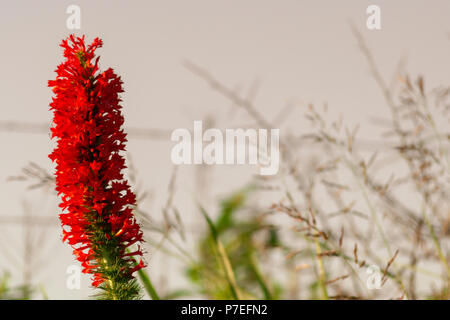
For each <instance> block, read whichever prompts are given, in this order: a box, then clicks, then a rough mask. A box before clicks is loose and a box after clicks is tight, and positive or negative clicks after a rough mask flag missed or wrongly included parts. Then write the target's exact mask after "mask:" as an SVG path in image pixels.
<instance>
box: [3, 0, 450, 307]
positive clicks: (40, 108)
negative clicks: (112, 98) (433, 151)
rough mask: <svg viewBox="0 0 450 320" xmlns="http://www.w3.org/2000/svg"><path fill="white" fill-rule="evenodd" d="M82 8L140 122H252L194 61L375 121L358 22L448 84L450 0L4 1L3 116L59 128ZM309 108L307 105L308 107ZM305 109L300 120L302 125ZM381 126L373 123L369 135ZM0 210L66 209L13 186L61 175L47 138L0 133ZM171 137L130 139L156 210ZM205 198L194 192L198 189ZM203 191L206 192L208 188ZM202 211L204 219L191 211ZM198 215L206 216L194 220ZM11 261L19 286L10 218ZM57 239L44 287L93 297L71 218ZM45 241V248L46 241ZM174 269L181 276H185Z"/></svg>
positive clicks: (279, 96) (389, 61)
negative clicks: (64, 78) (24, 178)
mask: <svg viewBox="0 0 450 320" xmlns="http://www.w3.org/2000/svg"><path fill="white" fill-rule="evenodd" d="M70 4H76V5H79V6H80V7H81V21H82V22H81V30H79V31H78V32H77V33H78V34H86V36H87V38H88V39H89V40H92V39H93V38H95V37H97V36H98V37H101V38H102V39H103V41H104V47H103V48H101V49H99V50H98V53H99V54H100V55H101V56H102V57H101V60H100V63H101V66H102V67H103V68H106V67H113V68H114V69H115V71H116V72H117V73H118V74H119V75H121V76H122V79H123V81H124V87H125V91H126V92H125V93H124V94H123V96H122V97H123V106H124V115H125V123H126V126H128V127H140V128H158V129H165V130H173V129H175V128H180V127H185V128H189V129H191V128H192V126H193V121H194V120H201V119H204V118H205V117H207V116H208V115H211V116H213V117H214V118H215V119H216V120H217V121H218V123H217V124H216V125H217V126H218V127H220V128H225V127H227V125H228V126H229V125H230V124H232V125H236V124H245V123H248V121H249V117H248V116H247V115H246V114H245V113H244V112H241V111H239V112H235V111H234V110H235V109H232V107H231V106H230V103H229V102H228V101H226V100H225V99H224V98H223V97H221V96H220V95H219V94H217V93H215V92H213V91H212V90H210V88H209V87H208V86H207V85H206V84H205V83H204V82H203V81H202V80H200V79H199V78H197V77H196V76H194V75H192V74H191V73H190V72H189V71H187V70H186V69H185V68H184V67H183V66H182V61H184V60H190V61H193V62H195V63H197V64H198V65H200V66H202V67H204V68H206V69H208V70H209V71H210V72H211V73H212V74H213V75H215V77H216V78H218V79H220V80H221V81H222V82H223V83H224V84H226V85H228V86H230V87H232V88H242V90H243V92H246V91H248V89H249V88H250V87H251V86H252V84H253V83H255V82H258V83H259V84H260V86H259V90H258V92H257V95H256V97H255V100H254V102H255V104H256V105H257V106H258V108H259V109H260V110H261V112H262V113H264V115H265V116H266V117H267V118H269V119H270V118H272V117H274V116H275V115H277V113H278V112H279V111H280V109H281V108H282V107H284V106H285V104H286V103H287V102H289V101H296V102H298V103H299V104H300V105H301V104H302V103H303V104H306V103H309V102H312V103H316V104H321V103H323V102H325V101H326V102H328V104H329V107H330V110H331V112H332V114H334V115H339V114H343V115H345V119H346V121H347V122H349V123H359V122H361V123H365V124H367V123H369V122H368V119H369V118H370V117H371V116H382V115H387V114H388V110H387V108H386V107H385V105H384V103H383V98H382V95H381V93H380V91H379V90H378V88H377V86H376V85H375V83H374V81H373V79H372V78H371V76H370V74H369V72H368V68H367V64H366V61H365V59H364V57H363V56H362V55H361V53H360V51H359V49H358V47H357V43H356V40H355V38H354V36H353V35H352V33H351V30H350V27H349V21H352V22H353V23H354V24H355V26H356V27H357V28H359V29H360V31H361V32H362V33H363V35H364V37H365V39H366V41H367V43H368V45H369V46H370V48H371V49H372V51H373V53H374V55H375V57H376V59H377V61H378V65H379V67H380V69H381V71H382V72H383V74H384V75H385V77H386V78H388V77H390V76H391V75H392V73H393V72H394V70H395V67H396V65H397V64H398V61H399V59H400V58H402V57H406V59H407V69H408V70H409V71H410V72H411V73H412V74H417V73H423V74H424V75H425V77H426V80H427V85H428V86H429V87H433V86H434V85H437V84H440V83H447V84H448V83H449V81H450V73H449V69H448V57H449V54H450V41H449V36H448V34H449V32H450V19H449V14H450V1H448V0H433V1H425V0H421V1H418V0H396V1H388V0H385V1H380V0H371V1H368V0H340V1H337V0H327V1H325V0H308V1H306V0H304V1H301V0H282V1H274V0H272V1H266V0H251V1H250V0H240V1H237V0H228V1H224V0H221V1H218V0H188V1H181V0H178V1H173V0H164V1H153V0H150V1H149V0H146V1H111V0H108V1H98V0H95V1H92V0H90V1H75V0H74V1H61V0H58V1H57V0H54V1H47V0H41V1H2V2H1V4H0V41H1V44H0V46H1V59H0V70H1V77H0V92H1V97H2V99H1V114H0V120H1V121H24V122H32V123H49V122H50V120H51V117H52V115H51V113H50V112H49V110H48V104H49V102H50V99H51V91H50V90H49V89H48V88H47V81H48V80H49V79H53V78H54V77H55V73H54V70H55V68H56V66H57V64H58V63H59V62H60V61H61V59H62V50H61V48H60V47H59V46H58V45H59V43H60V42H61V40H62V39H63V38H64V37H66V36H67V35H68V34H69V33H71V31H70V30H68V29H67V28H66V19H67V17H68V15H67V14H66V8H67V6H68V5H70ZM371 4H377V5H379V6H380V7H381V23H382V29H381V30H380V31H369V30H368V29H367V28H366V19H367V15H366V8H367V6H368V5H371ZM300 114H301V113H300ZM302 121H303V120H301V118H300V117H298V118H296V119H295V120H294V119H293V121H291V122H289V124H288V126H289V128H292V129H298V128H301V127H302V125H303V122H302ZM376 133H377V131H376V129H375V127H374V126H371V125H370V124H367V125H365V126H363V127H362V128H361V134H362V136H363V137H371V136H373V135H375V134H376ZM0 145H1V147H2V148H1V151H0V153H1V168H0V181H1V182H0V203H1V205H0V217H3V218H4V217H20V216H21V215H22V214H23V205H22V203H23V202H24V201H25V202H27V203H28V204H29V206H30V208H31V212H32V213H33V214H35V215H42V216H46V217H48V216H56V215H57V213H58V211H57V201H56V198H55V197H54V196H53V195H51V194H48V193H44V192H42V190H35V191H25V189H26V186H27V184H26V183H20V182H6V180H7V178H8V177H9V176H11V175H14V174H17V173H19V172H20V170H21V168H22V167H24V166H25V165H26V164H27V163H28V162H29V161H33V162H35V163H37V164H39V165H41V166H43V167H45V168H47V169H48V170H52V164H51V163H50V161H49V159H48V157H47V155H48V154H49V153H50V152H51V150H52V148H53V146H54V145H53V143H51V142H50V141H49V136H48V135H45V134H26V133H8V132H4V131H0ZM172 146H173V143H172V142H171V141H170V140H169V137H167V139H165V140H162V141H158V142H156V141H149V140H142V139H140V140H139V139H131V138H130V142H129V144H128V152H129V153H130V154H131V155H132V157H133V162H134V164H135V166H136V168H137V170H138V172H139V180H140V182H141V183H142V186H143V187H145V188H146V189H149V190H151V191H152V192H153V195H154V198H153V200H152V201H151V202H149V203H148V204H147V205H148V208H150V210H154V211H155V212H159V211H160V209H161V207H162V206H163V204H164V203H165V201H166V190H167V185H168V183H169V179H170V175H171V171H172V163H171V162H170V148H171V147H172ZM247 169H248V168H235V167H231V168H230V167H226V168H225V167H221V168H219V167H218V168H214V180H213V181H214V183H212V184H211V186H210V189H209V192H210V194H211V195H212V196H213V197H220V196H221V195H223V192H225V191H230V190H234V189H235V188H237V187H240V186H242V185H243V184H244V183H245V181H246V179H247V178H248V177H249V176H250V175H251V174H253V173H255V170H253V169H250V170H247ZM193 171H194V168H193V167H182V168H180V177H179V180H180V181H182V183H179V184H178V185H177V189H178V191H177V199H176V201H177V202H178V203H182V204H183V203H184V204H185V209H186V212H191V211H193V210H191V209H192V203H191V202H192V201H191V200H190V199H192V197H193V195H194V192H195V190H194V183H193V179H192V176H193V175H192V174H193ZM194 197H195V195H194ZM197 197H200V198H201V195H197ZM186 214H190V215H191V216H192V215H193V213H186ZM192 219H195V217H193V218H192ZM0 230H1V231H0V269H8V270H9V271H10V272H11V274H12V277H13V279H14V281H15V283H18V282H20V279H21V277H22V275H21V269H22V267H23V259H22V256H23V234H22V233H23V229H22V228H21V227H18V226H17V225H16V224H5V225H3V226H0ZM44 231H45V234H44V235H45V239H44V240H45V241H44V240H42V239H41V240H36V244H37V246H38V247H42V248H43V250H42V251H43V252H42V254H41V253H40V255H41V257H40V258H41V259H42V261H41V262H39V263H38V265H40V268H39V269H34V267H33V270H32V272H33V277H32V278H33V282H34V283H36V284H39V283H42V284H43V285H44V287H45V290H46V292H47V293H48V295H49V297H50V298H51V299H62V298H69V299H80V298H85V297H87V295H88V294H90V293H91V291H90V290H89V289H88V288H87V283H88V282H87V281H86V279H84V280H83V283H82V284H83V287H82V290H79V291H77V290H68V289H67V288H66V268H67V266H69V265H71V264H75V262H74V259H73V257H72V255H71V249H70V248H69V247H68V245H66V244H62V243H61V241H59V238H60V233H61V232H60V228H59V226H56V225H55V227H48V228H45V229H44ZM41 241H42V242H41ZM148 262H149V264H150V265H153V266H154V267H153V268H152V269H151V271H150V273H151V275H152V277H154V278H156V279H158V277H159V276H160V274H161V273H162V271H164V272H166V273H168V272H172V271H174V270H173V269H171V268H173V267H172V266H168V265H164V269H162V268H161V266H162V265H163V263H164V261H163V262H161V261H159V260H158V259H157V256H151V255H150V256H149V258H148ZM174 272H175V271H174Z"/></svg>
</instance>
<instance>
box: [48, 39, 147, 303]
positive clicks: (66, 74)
mask: <svg viewBox="0 0 450 320" xmlns="http://www.w3.org/2000/svg"><path fill="white" fill-rule="evenodd" d="M61 46H62V47H63V48H64V58H65V61H64V62H63V63H61V64H60V65H59V66H58V67H57V69H56V73H57V77H56V80H51V81H49V82H48V85H49V87H52V89H53V92H54V93H55V97H54V98H52V102H51V103H50V107H51V108H50V109H51V110H53V112H54V119H53V124H54V125H53V127H52V128H51V131H52V138H53V137H56V138H57V147H56V148H55V150H54V151H53V153H52V154H50V156H49V157H50V159H52V161H54V162H56V190H57V192H58V194H59V195H61V199H62V202H61V204H60V207H61V208H62V210H63V213H62V214H60V219H61V222H62V225H63V241H67V242H68V243H69V244H70V245H71V246H72V247H73V251H74V255H75V256H76V258H77V259H78V260H79V261H80V262H81V264H82V266H83V271H84V272H86V273H91V274H93V283H92V284H93V285H94V286H95V287H97V286H100V285H101V286H103V287H104V288H105V289H106V291H107V292H112V293H111V294H110V296H109V297H110V298H120V297H121V296H120V292H119V291H118V289H120V288H121V289H124V288H128V287H130V281H132V278H133V276H132V273H133V272H134V271H137V270H139V269H141V268H143V267H144V264H143V263H142V260H141V261H140V262H139V263H138V262H137V261H136V260H135V259H134V258H133V256H142V251H141V250H140V249H138V250H137V251H135V252H133V253H132V254H130V253H127V248H128V247H130V246H132V245H134V244H136V243H139V242H142V241H143V239H142V231H141V230H140V227H139V225H138V224H137V223H136V220H135V218H134V216H133V212H132V208H131V206H133V205H134V204H135V201H136V198H135V195H134V194H133V192H132V191H131V190H130V187H129V185H128V183H127V182H126V181H124V177H123V174H122V170H123V169H125V161H124V159H123V157H122V156H121V155H120V152H121V151H123V150H124V149H125V142H126V134H125V133H124V132H123V130H122V128H121V127H122V124H123V122H124V119H123V116H122V113H121V108H122V107H121V105H120V104H119V103H120V101H121V100H120V97H119V93H121V92H123V89H122V81H121V79H120V77H118V76H117V75H116V74H115V73H114V71H113V70H112V69H111V68H109V69H107V70H106V71H104V72H101V71H100V70H99V67H98V60H99V57H97V56H95V50H96V49H97V48H99V47H101V46H102V41H101V40H100V39H98V38H96V39H95V40H94V41H93V42H92V44H90V45H89V46H87V47H86V45H85V43H84V36H83V37H81V38H79V37H74V36H73V35H71V36H69V38H68V39H66V40H63V41H62V44H61ZM114 290H116V291H117V292H113V291H114Z"/></svg>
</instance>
